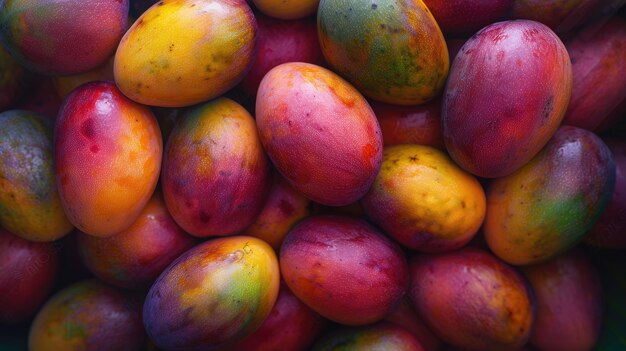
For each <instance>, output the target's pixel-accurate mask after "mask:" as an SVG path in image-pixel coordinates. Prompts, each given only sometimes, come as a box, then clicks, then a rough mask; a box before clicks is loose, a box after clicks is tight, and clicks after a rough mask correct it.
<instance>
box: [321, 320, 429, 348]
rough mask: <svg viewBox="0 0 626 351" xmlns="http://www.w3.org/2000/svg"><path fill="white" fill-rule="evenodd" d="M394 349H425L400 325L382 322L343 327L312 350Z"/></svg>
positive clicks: (323, 339)
mask: <svg viewBox="0 0 626 351" xmlns="http://www.w3.org/2000/svg"><path fill="white" fill-rule="evenodd" d="M360 350H394V351H424V348H423V347H422V345H421V344H420V343H419V341H418V340H417V339H415V337H414V336H413V335H411V333H409V332H408V331H407V330H405V329H403V328H402V327H400V326H397V325H393V324H387V323H381V324H376V325H372V326H368V327H361V328H343V329H339V330H337V331H336V332H334V333H332V334H329V335H327V336H326V337H324V338H322V339H321V340H319V341H318V342H317V343H316V344H315V346H314V347H313V349H312V351H360Z"/></svg>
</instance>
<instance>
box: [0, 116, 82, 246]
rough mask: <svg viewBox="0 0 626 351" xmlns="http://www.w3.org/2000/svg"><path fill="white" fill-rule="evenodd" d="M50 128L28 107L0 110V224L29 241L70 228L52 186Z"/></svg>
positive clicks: (48, 238) (51, 236) (48, 237)
mask: <svg viewBox="0 0 626 351" xmlns="http://www.w3.org/2000/svg"><path fill="white" fill-rule="evenodd" d="M52 147H53V145H52V128H51V127H50V123H49V122H48V121H47V120H45V118H43V117H42V116H40V115H38V114H35V113H33V112H29V111H23V110H11V111H6V112H3V113H0V225H2V226H3V227H4V228H6V229H7V230H9V231H10V232H12V233H13V234H15V235H17V236H19V237H22V238H24V239H27V240H30V241H53V240H56V239H58V238H60V237H62V236H64V235H65V234H67V233H69V232H70V230H72V224H71V223H70V221H69V220H68V218H67V216H66V215H65V212H64V211H63V207H62V205H61V199H60V198H59V191H58V188H57V182H56V176H55V173H54V160H53V156H52Z"/></svg>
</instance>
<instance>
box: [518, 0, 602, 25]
mask: <svg viewBox="0 0 626 351" xmlns="http://www.w3.org/2000/svg"><path fill="white" fill-rule="evenodd" d="M604 2H608V1H604V0H513V8H512V11H511V17H513V18H520V19H529V20H533V21H537V22H541V23H543V24H545V25H547V26H548V27H550V28H552V29H553V30H554V31H555V32H557V33H566V32H567V31H569V30H571V29H572V28H574V27H576V26H578V25H579V24H580V23H582V22H583V21H585V20H586V19H588V18H589V16H590V15H591V14H593V12H594V10H595V9H596V8H598V7H600V6H602V5H604V4H603V3H604Z"/></svg>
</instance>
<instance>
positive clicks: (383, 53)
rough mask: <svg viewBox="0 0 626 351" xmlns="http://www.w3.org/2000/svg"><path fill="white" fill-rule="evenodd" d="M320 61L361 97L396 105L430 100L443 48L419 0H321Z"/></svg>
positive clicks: (438, 85)
mask: <svg viewBox="0 0 626 351" xmlns="http://www.w3.org/2000/svg"><path fill="white" fill-rule="evenodd" d="M317 24H318V34H319V39H320V44H321V47H322V52H323V53H324V57H325V58H326V61H327V62H328V63H329V64H330V66H331V67H333V68H334V69H335V70H336V71H337V72H338V73H339V74H341V75H342V76H344V77H345V78H346V79H347V80H348V81H350V82H351V83H352V84H354V86H355V87H356V88H357V89H359V91H360V92H362V93H363V95H365V96H367V97H369V98H372V99H374V100H379V101H382V102H386V103H390V104H397V105H416V104H421V103H424V102H426V101H428V100H430V99H432V98H434V97H435V96H436V95H437V94H438V93H439V92H440V91H441V90H442V88H443V86H444V83H445V80H446V77H447V76H448V68H449V60H448V49H447V47H446V43H445V41H444V38H443V34H442V33H441V30H440V29H439V26H438V25H437V23H436V22H435V19H434V18H433V16H432V14H431V13H430V11H429V10H428V8H426V5H424V3H423V2H422V0H408V1H404V0H383V1H375V2H371V1H361V0H360V1H353V0H321V1H320V4H319V9H318V12H317Z"/></svg>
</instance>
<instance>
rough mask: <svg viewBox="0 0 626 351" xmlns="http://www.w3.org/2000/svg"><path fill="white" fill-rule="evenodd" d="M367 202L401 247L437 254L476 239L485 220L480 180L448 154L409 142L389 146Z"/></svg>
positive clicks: (366, 206) (367, 210)
mask: <svg viewBox="0 0 626 351" xmlns="http://www.w3.org/2000/svg"><path fill="white" fill-rule="evenodd" d="M361 204H362V205H363V209H364V210H365V213H366V214H367V215H368V217H369V218H370V219H371V220H372V222H374V223H376V224H377V225H379V226H380V227H381V228H382V229H383V230H384V231H385V232H386V233H387V234H389V235H390V236H391V237H392V238H394V239H395V240H397V241H398V242H399V243H400V244H402V245H404V246H406V247H408V248H411V249H414V250H418V251H421V252H430V253H435V252H444V251H450V250H454V249H458V248H460V247H462V246H463V245H465V244H467V243H468V242H469V241H470V240H471V239H472V237H473V236H474V234H476V232H477V231H478V229H479V228H480V225H481V224H482V222H483V219H484V218H485V206H486V200H485V193H484V191H483V188H482V187H481V185H480V183H479V182H478V180H477V179H476V178H475V177H474V176H473V175H471V174H469V173H467V172H465V171H464V170H462V169H461V168H460V167H459V166H457V165H456V164H454V162H453V161H452V160H451V159H450V158H449V157H448V156H447V155H446V154H445V153H443V152H442V151H439V150H437V149H435V148H432V147H429V146H422V145H412V144H404V145H396V146H389V147H386V148H385V151H384V154H383V164H382V166H381V168H380V172H379V173H378V175H377V177H376V180H375V181H374V184H372V187H371V188H370V190H369V192H368V193H367V194H366V195H365V197H363V199H361Z"/></svg>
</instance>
